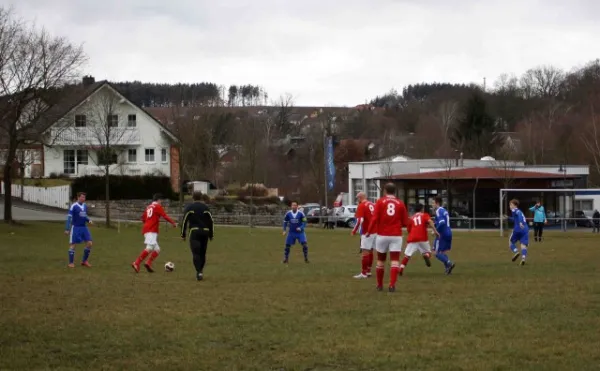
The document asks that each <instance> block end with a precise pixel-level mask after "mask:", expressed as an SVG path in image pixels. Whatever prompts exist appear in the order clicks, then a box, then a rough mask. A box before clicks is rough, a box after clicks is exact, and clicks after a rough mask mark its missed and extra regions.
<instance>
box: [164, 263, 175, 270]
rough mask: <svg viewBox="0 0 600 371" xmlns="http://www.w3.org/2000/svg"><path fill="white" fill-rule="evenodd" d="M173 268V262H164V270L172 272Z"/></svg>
mask: <svg viewBox="0 0 600 371" xmlns="http://www.w3.org/2000/svg"><path fill="white" fill-rule="evenodd" d="M174 270H175V264H174V263H173V262H166V263H165V272H173V271H174Z"/></svg>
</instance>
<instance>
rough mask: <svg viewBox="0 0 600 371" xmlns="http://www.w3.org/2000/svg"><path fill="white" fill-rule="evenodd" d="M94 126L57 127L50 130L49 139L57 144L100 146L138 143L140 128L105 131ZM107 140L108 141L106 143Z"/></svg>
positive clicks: (116, 128) (117, 128)
mask: <svg viewBox="0 0 600 371" xmlns="http://www.w3.org/2000/svg"><path fill="white" fill-rule="evenodd" d="M103 130H104V128H103V129H102V130H97V129H96V128H88V127H83V128H76V127H68V128H57V129H52V130H51V131H50V136H51V137H50V138H49V141H50V142H51V143H53V144H54V145H59V146H68V145H71V146H101V145H106V144H110V145H137V144H140V129H138V128H119V127H115V128H110V130H108V131H107V132H108V135H107V132H105V131H103ZM107 142H108V143H107Z"/></svg>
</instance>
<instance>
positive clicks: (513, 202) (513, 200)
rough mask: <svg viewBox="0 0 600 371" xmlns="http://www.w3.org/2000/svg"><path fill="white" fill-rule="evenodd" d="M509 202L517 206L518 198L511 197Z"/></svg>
mask: <svg viewBox="0 0 600 371" xmlns="http://www.w3.org/2000/svg"><path fill="white" fill-rule="evenodd" d="M510 203H511V204H513V205H515V206H516V207H519V200H517V199H516V198H513V199H512V200H510Z"/></svg>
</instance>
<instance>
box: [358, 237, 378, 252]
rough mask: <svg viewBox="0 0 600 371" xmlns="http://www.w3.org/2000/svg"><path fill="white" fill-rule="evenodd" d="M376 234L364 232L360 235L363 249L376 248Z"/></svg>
mask: <svg viewBox="0 0 600 371" xmlns="http://www.w3.org/2000/svg"><path fill="white" fill-rule="evenodd" d="M376 238H377V235H376V234H372V235H370V236H369V237H367V236H365V235H364V234H363V235H362V236H360V248H361V249H363V250H373V248H375V240H376Z"/></svg>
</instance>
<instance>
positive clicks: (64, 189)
mask: <svg viewBox="0 0 600 371" xmlns="http://www.w3.org/2000/svg"><path fill="white" fill-rule="evenodd" d="M0 189H1V192H0V193H1V194H2V195H4V194H5V189H4V182H0ZM11 191H12V197H13V198H21V191H22V192H23V197H22V200H23V201H25V202H31V203H34V204H38V205H44V206H50V207H56V208H59V209H65V210H67V209H68V208H69V205H70V203H71V186H69V185H64V186H57V187H34V186H22V185H20V184H13V185H12V186H11Z"/></svg>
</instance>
